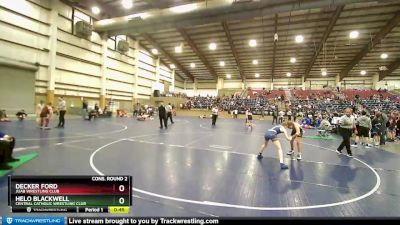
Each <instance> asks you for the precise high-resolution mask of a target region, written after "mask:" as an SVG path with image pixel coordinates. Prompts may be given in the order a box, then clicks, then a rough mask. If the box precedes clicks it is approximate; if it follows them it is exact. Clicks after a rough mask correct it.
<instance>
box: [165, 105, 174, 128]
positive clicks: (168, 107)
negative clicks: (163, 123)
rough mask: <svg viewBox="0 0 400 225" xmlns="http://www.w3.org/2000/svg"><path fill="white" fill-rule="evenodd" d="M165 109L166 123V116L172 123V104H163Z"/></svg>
mask: <svg viewBox="0 0 400 225" xmlns="http://www.w3.org/2000/svg"><path fill="white" fill-rule="evenodd" d="M165 111H166V112H167V123H168V118H169V119H170V120H171V123H174V121H173V120H172V106H171V103H168V105H166V106H165Z"/></svg>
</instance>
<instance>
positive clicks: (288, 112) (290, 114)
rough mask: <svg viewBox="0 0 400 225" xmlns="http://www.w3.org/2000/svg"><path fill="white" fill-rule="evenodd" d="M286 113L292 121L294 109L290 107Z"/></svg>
mask: <svg viewBox="0 0 400 225" xmlns="http://www.w3.org/2000/svg"><path fill="white" fill-rule="evenodd" d="M286 115H287V117H288V121H291V120H292V110H290V109H289V111H287V113H286Z"/></svg>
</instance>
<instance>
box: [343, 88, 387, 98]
mask: <svg viewBox="0 0 400 225" xmlns="http://www.w3.org/2000/svg"><path fill="white" fill-rule="evenodd" d="M342 93H343V94H344V95H345V97H346V99H347V100H352V99H354V98H355V97H356V96H357V95H358V96H359V98H360V99H370V98H371V97H373V96H374V95H376V96H382V97H383V98H390V97H393V96H394V95H393V94H391V93H389V92H387V91H377V90H352V89H350V90H343V91H342Z"/></svg>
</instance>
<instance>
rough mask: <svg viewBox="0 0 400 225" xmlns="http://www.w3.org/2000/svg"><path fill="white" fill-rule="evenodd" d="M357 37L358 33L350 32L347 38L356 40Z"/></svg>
mask: <svg viewBox="0 0 400 225" xmlns="http://www.w3.org/2000/svg"><path fill="white" fill-rule="evenodd" d="M358 35H359V33H358V31H356V30H353V31H352V32H350V34H349V37H350V38H351V39H356V38H358Z"/></svg>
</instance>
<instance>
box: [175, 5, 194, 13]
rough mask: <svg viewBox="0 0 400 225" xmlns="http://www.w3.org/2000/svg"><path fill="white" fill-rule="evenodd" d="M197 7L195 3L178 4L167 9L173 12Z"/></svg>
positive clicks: (186, 10)
mask: <svg viewBox="0 0 400 225" xmlns="http://www.w3.org/2000/svg"><path fill="white" fill-rule="evenodd" d="M195 9H197V4H196V3H194V4H187V5H180V6H175V7H172V8H170V9H169V10H170V11H171V12H174V13H185V12H189V11H192V10H195Z"/></svg>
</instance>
